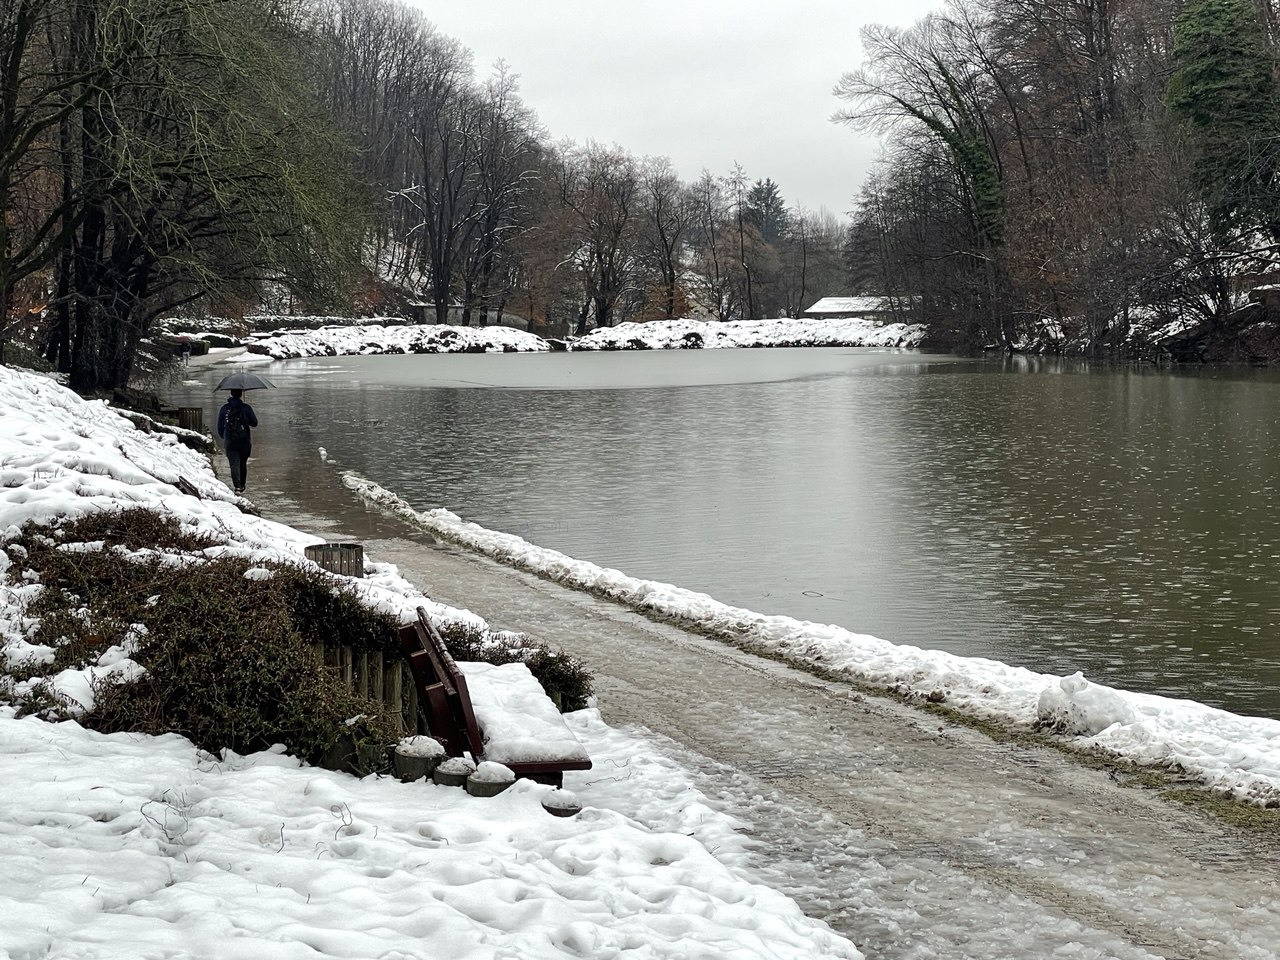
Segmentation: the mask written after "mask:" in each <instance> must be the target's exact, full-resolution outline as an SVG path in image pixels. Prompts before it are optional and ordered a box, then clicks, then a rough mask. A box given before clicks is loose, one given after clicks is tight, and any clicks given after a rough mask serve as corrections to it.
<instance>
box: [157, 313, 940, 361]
mask: <svg viewBox="0 0 1280 960" xmlns="http://www.w3.org/2000/svg"><path fill="white" fill-rule="evenodd" d="M170 323H171V325H172V324H174V323H176V322H175V321H170ZM175 329H176V327H175ZM183 335H184V336H190V337H202V336H209V334H206V333H204V332H202V331H198V330H192V331H187V332H184V333H183ZM924 335H925V327H924V326H922V325H920V324H904V323H887V324H886V323H880V322H878V321H875V320H867V319H858V318H847V319H832V320H791V319H786V318H783V319H778V320H733V321H728V322H726V323H712V322H708V321H704V320H655V321H652V322H649V323H620V324H618V325H617V326H616V327H604V328H601V329H597V330H593V331H592V332H591V333H589V334H588V335H587V336H585V337H575V338H571V339H570V340H568V341H563V340H558V341H554V342H553V341H548V340H544V339H543V338H542V337H538V336H535V335H534V334H531V333H525V332H524V331H521V330H515V329H513V328H511V327H498V326H492V327H458V326H448V325H438V324H405V323H396V324H379V323H372V322H361V323H360V324H358V325H357V324H340V325H328V326H321V327H319V328H318V329H311V328H307V329H300V330H283V331H280V332H273V333H267V334H262V335H255V336H252V337H248V338H244V339H243V345H244V346H245V347H246V348H247V349H248V350H249V352H250V353H255V354H259V355H261V356H265V357H270V358H271V359H272V360H294V359H298V358H301V357H325V356H329V357H333V356H355V355H370V354H403V353H486V352H489V353H494V352H496V353H536V352H544V351H549V350H552V349H568V350H696V349H721V348H733V347H915V346H918V345H919V344H920V341H921V340H922V339H923V337H924ZM212 341H213V342H216V343H218V344H225V343H226V342H227V340H226V338H225V336H224V335H223V334H221V333H218V334H215V335H213V336H212Z"/></svg>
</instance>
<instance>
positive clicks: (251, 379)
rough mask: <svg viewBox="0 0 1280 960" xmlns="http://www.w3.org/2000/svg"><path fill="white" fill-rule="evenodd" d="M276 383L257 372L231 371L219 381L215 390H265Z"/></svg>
mask: <svg viewBox="0 0 1280 960" xmlns="http://www.w3.org/2000/svg"><path fill="white" fill-rule="evenodd" d="M274 386H275V384H274V383H272V382H271V381H270V380H268V379H267V378H266V377H263V376H259V375H258V374H256V373H244V372H241V373H229V374H227V375H226V376H225V377H223V378H222V379H221V380H220V381H218V385H217V386H216V387H214V388H213V389H215V390H263V389H265V388H267V387H274Z"/></svg>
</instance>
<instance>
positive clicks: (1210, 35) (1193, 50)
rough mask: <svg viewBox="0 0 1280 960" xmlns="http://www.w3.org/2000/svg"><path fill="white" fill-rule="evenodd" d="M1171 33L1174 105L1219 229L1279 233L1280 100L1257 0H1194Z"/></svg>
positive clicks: (1170, 96) (1171, 103)
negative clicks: (1189, 139)
mask: <svg viewBox="0 0 1280 960" xmlns="http://www.w3.org/2000/svg"><path fill="white" fill-rule="evenodd" d="M1173 37H1174V48H1173V58H1174V72H1173V75H1172V77H1171V78H1170V81H1169V87H1168V92H1167V98H1168V103H1169V108H1170V110H1171V111H1172V112H1173V113H1174V114H1175V115H1176V116H1179V117H1182V118H1183V119H1185V120H1186V122H1187V123H1188V124H1189V125H1190V127H1191V129H1192V131H1193V137H1194V143H1195V146H1196V148H1197V150H1198V156H1197V162H1196V177H1197V181H1198V186H1199V188H1200V191H1201V193H1202V196H1203V197H1204V199H1205V202H1206V203H1207V205H1208V208H1209V214H1210V218H1211V220H1212V222H1213V226H1214V229H1215V231H1216V232H1218V233H1219V234H1220V235H1228V234H1231V233H1233V232H1235V231H1238V230H1248V229H1252V228H1262V229H1265V230H1267V231H1268V232H1269V233H1270V234H1271V235H1272V236H1273V237H1275V238H1277V239H1280V183H1277V173H1278V172H1280V156H1277V149H1276V145H1275V143H1276V133H1277V129H1278V128H1280V103H1278V100H1277V92H1278V90H1277V84H1276V78H1275V75H1274V73H1273V70H1272V56H1271V51H1270V50H1269V48H1268V46H1267V40H1266V35H1265V33H1264V31H1263V29H1262V25H1261V24H1260V23H1259V22H1258V17H1257V13H1256V11H1255V8H1254V5H1253V2H1252V0H1191V2H1189V3H1188V4H1187V5H1186V6H1185V7H1183V9H1182V12H1181V13H1180V14H1179V16H1178V17H1177V19H1176V20H1175V22H1174V34H1173Z"/></svg>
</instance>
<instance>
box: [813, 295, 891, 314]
mask: <svg viewBox="0 0 1280 960" xmlns="http://www.w3.org/2000/svg"><path fill="white" fill-rule="evenodd" d="M888 311H889V302H888V301H887V300H886V299H885V298H884V297H823V298H822V299H821V300H819V301H818V302H817V303H815V304H814V305H813V306H811V307H810V308H809V309H808V310H805V311H804V312H805V313H816V314H835V313H887V312H888Z"/></svg>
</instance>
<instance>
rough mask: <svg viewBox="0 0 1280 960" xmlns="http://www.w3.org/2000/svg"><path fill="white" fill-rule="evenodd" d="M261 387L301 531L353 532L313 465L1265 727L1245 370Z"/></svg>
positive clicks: (1266, 650) (755, 601) (1272, 560)
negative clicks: (336, 525) (301, 507)
mask: <svg viewBox="0 0 1280 960" xmlns="http://www.w3.org/2000/svg"><path fill="white" fill-rule="evenodd" d="M267 373H268V375H269V376H271V377H272V378H273V379H274V380H275V381H276V382H277V383H278V384H279V385H280V389H279V390H277V391H270V392H269V394H268V395H266V396H264V397H263V398H262V402H261V403H260V404H258V406H259V414H260V416H261V417H262V419H263V427H262V429H261V430H260V431H259V435H258V438H257V440H256V441H255V452H259V451H260V452H261V457H260V458H259V459H260V462H259V463H257V464H255V471H256V472H257V474H258V475H259V476H261V477H263V481H262V482H268V483H272V484H274V485H275V487H277V488H278V489H280V490H281V491H284V492H285V493H287V494H289V495H291V496H296V497H298V498H299V499H301V500H304V501H308V502H312V501H317V500H319V498H324V499H323V501H322V502H320V504H319V507H318V509H319V510H321V511H322V512H340V511H352V512H356V513H363V508H360V507H359V506H357V505H354V504H352V502H351V501H350V499H349V498H348V497H347V495H346V494H345V493H344V492H343V491H341V489H340V488H338V486H337V484H336V472H335V468H334V467H333V466H332V465H330V464H325V463H322V462H321V460H320V458H319V455H318V449H319V448H321V447H323V448H325V450H326V451H327V453H328V455H329V457H330V458H332V459H333V460H335V461H336V462H337V465H338V466H339V467H341V468H349V469H353V470H355V471H357V472H359V473H361V474H363V475H365V476H367V477H369V478H370V479H372V480H374V481H376V482H378V483H380V484H382V485H384V486H386V487H388V488H390V489H393V490H395V491H396V492H397V493H399V494H400V495H402V496H404V497H405V498H406V499H408V500H409V501H410V502H411V503H413V504H414V505H415V506H417V507H419V508H428V507H435V506H447V507H449V508H450V509H452V510H454V511H455V512H457V513H459V514H461V515H462V516H464V517H466V518H467V519H470V520H474V521H476V522H478V523H481V524H483V525H485V526H490V527H494V528H496V529H501V530H507V531H510V532H512V533H516V534H518V535H520V536H523V537H526V538H527V539H529V540H531V541H533V542H535V543H538V544H541V545H543V546H547V547H551V548H554V549H557V550H561V551H563V552H565V553H568V554H570V555H573V556H577V557H582V558H583V559H588V560H592V561H594V562H596V563H600V564H602V565H605V566H612V567H617V568H619V569H621V570H624V571H625V572H627V573H629V574H631V575H634V576H640V577H648V578H653V579H658V580H664V581H668V582H673V583H678V584H680V585H681V586H684V587H688V588H690V589H694V590H701V591H705V592H707V593H710V594H711V595H713V596H715V597H717V598H718V599H721V600H723V601H725V602H728V603H733V604H738V605H742V606H746V607H749V608H752V609H756V610H760V611H762V612H766V613H781V614H786V615H789V616H795V617H800V618H803V619H811V620H817V621H820V622H833V623H839V624H841V625H843V626H846V627H848V628H850V629H853V630H857V631H860V632H866V633H872V634H876V635H878V636H882V637H885V638H887V639H891V640H894V641H896V642H903V643H911V644H916V645H919V646H925V647H935V648H942V649H947V650H951V651H953V652H956V653H960V654H963V655H968V656H989V657H994V658H997V659H1000V660H1003V661H1005V662H1009V663H1015V664H1019V665H1024V666H1028V667H1031V668H1033V669H1038V670H1044V671H1046V672H1052V673H1069V672H1071V671H1074V670H1078V669H1079V670H1083V671H1084V672H1085V674H1086V675H1087V676H1089V677H1091V678H1093V679H1096V680H1099V681H1102V682H1109V683H1114V684H1117V685H1121V686H1127V687H1131V688H1135V689H1143V690H1150V691H1153V692H1160V693H1163V694H1166V695H1172V696H1189V697H1194V698H1196V699H1199V700H1203V701H1206V702H1209V703H1214V704H1218V705H1223V706H1227V707H1229V708H1230V709H1233V710H1236V711H1238V712H1246V713H1265V714H1269V715H1273V716H1276V715H1280V693H1277V686H1278V684H1277V681H1278V680H1280V593H1278V592H1277V586H1278V581H1280V522H1278V521H1277V520H1276V519H1275V517H1274V515H1273V511H1272V510H1271V501H1272V499H1273V497H1274V495H1275V492H1276V490H1277V489H1278V488H1280V477H1277V466H1276V463H1275V460H1274V458H1273V457H1271V456H1270V451H1271V450H1272V449H1273V447H1274V444H1275V443H1276V441H1277V437H1276V432H1277V429H1280V428H1278V427H1277V426H1276V423H1277V418H1276V416H1275V414H1276V411H1277V403H1278V400H1280V382H1278V381H1277V379H1276V377H1275V376H1274V375H1269V374H1267V373H1266V372H1258V371H1244V370H1241V371H1219V372H1217V373H1216V375H1213V376H1203V375H1196V376H1181V375H1171V374H1168V373H1162V372H1155V371H1151V370H1149V369H1147V370H1131V369H1126V368H1116V367H1101V366H1097V365H1088V364H1084V363H1077V362H1065V363H1064V362H1061V361H1044V360H1043V359H1042V358H1014V359H1012V360H1008V361H991V362H985V361H961V360H956V359H954V358H939V357H922V356H920V355H912V354H909V353H895V352H871V351H851V350H725V351H712V350H706V351H687V352H662V353H659V352H654V353H625V354H550V355H463V356H450V357H439V356H434V357H432V356H426V357H411V356H410V357H353V358H325V359H320V360H315V361H298V362H293V363H289V364H276V365H272V366H271V367H270V368H268V369H267ZM213 376H214V374H213V373H212V372H211V373H210V382H212V378H213ZM605 385H607V387H606V386H605ZM208 389H209V388H208V385H207V384H202V385H200V386H196V385H192V386H191V387H190V389H189V390H188V391H187V395H188V397H198V398H200V399H205V398H207V397H208V396H209V394H208V392H207V391H208ZM255 399H256V398H255ZM208 402H209V404H210V405H212V404H213V401H212V400H209V401H208ZM209 417H210V413H209V411H208V410H206V422H208V420H209ZM370 522H372V521H370Z"/></svg>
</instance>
